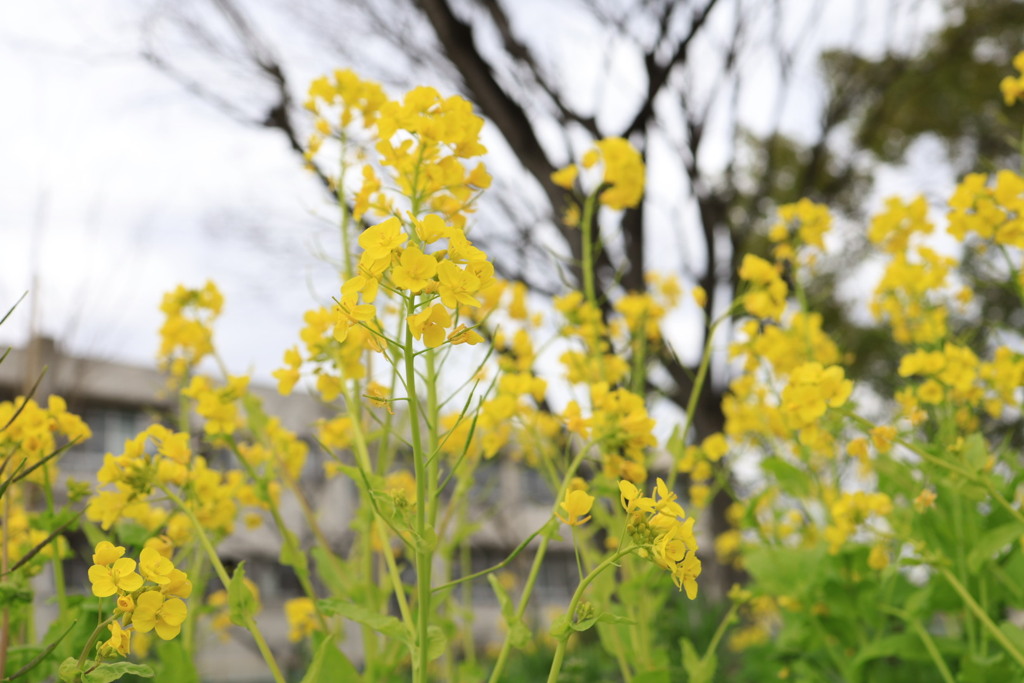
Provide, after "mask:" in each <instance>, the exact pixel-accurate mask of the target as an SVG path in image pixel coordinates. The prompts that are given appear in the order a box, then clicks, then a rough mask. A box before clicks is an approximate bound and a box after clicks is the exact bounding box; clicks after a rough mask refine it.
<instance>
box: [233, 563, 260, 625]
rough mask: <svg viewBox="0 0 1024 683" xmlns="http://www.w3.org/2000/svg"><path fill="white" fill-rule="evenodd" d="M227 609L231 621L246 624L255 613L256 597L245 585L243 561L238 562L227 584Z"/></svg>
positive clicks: (236, 623)
mask: <svg viewBox="0 0 1024 683" xmlns="http://www.w3.org/2000/svg"><path fill="white" fill-rule="evenodd" d="M228 609H229V610H230V611H229V616H230V618H231V623H232V624H235V625H236V626H243V627H244V626H246V624H248V623H249V620H250V619H251V618H252V616H253V615H254V614H255V613H256V599H255V597H254V596H253V594H252V591H250V590H249V587H248V586H246V585H245V561H244V560H243V561H241V562H239V563H238V566H237V567H236V568H235V573H234V574H232V576H231V583H230V584H228Z"/></svg>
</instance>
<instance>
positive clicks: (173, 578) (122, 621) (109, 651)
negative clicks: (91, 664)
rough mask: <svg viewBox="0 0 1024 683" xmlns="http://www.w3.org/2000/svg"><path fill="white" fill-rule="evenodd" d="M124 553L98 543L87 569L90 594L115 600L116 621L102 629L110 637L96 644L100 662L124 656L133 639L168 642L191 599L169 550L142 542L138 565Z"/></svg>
mask: <svg viewBox="0 0 1024 683" xmlns="http://www.w3.org/2000/svg"><path fill="white" fill-rule="evenodd" d="M125 552H126V550H125V548H124V546H115V545H114V544H113V543H111V542H109V541H100V542H99V543H98V544H97V545H96V548H95V552H94V553H93V556H92V561H93V564H92V566H91V567H90V568H89V582H90V583H91V584H92V593H93V595H95V596H96V597H98V598H108V597H112V596H116V604H115V607H114V614H115V616H116V618H115V619H113V620H111V621H110V623H109V624H108V625H107V628H108V629H109V631H110V638H109V639H108V640H106V641H105V642H103V643H100V644H99V645H98V652H99V656H100V658H105V659H112V658H116V657H127V656H128V655H129V654H130V653H131V639H132V635H133V634H138V633H142V634H145V633H149V632H151V631H152V632H155V633H156V635H157V636H159V637H160V638H161V639H162V640H171V639H172V638H174V637H175V636H177V635H178V634H179V633H180V632H181V625H182V624H183V623H184V621H185V618H186V617H187V616H188V608H187V606H186V605H185V602H184V601H185V599H187V598H188V597H189V596H190V595H191V594H192V582H191V581H189V578H188V575H186V574H185V572H183V571H181V570H180V569H178V568H176V567H175V566H174V563H173V561H172V556H171V547H170V546H169V545H166V544H162V543H159V542H158V543H154V544H148V543H147V545H146V547H144V548H143V549H142V553H141V554H140V555H139V561H138V562H136V561H135V560H134V559H132V558H130V557H125V556H124V555H125Z"/></svg>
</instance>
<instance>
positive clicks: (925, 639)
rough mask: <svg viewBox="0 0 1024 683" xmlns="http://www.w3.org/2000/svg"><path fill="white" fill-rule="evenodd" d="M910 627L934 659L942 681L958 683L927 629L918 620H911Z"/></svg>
mask: <svg viewBox="0 0 1024 683" xmlns="http://www.w3.org/2000/svg"><path fill="white" fill-rule="evenodd" d="M908 623H909V624H910V627H911V628H912V629H914V632H915V633H916V634H917V637H918V638H920V639H921V642H922V643H923V644H924V649H926V650H928V655H929V656H930V657H931V658H932V661H933V662H934V663H935V668H936V669H938V670H939V675H940V676H942V680H943V681H944V682H945V683H956V679H955V678H953V672H951V671H950V670H949V667H948V666H946V660H944V659H943V658H942V653H941V652H939V648H938V647H936V645H935V641H934V640H932V637H931V635H930V634H929V633H928V631H927V630H926V629H925V627H924V626H923V625H922V624H921V622H920V621H918V620H917V619H911V620H910V621H909V622H908Z"/></svg>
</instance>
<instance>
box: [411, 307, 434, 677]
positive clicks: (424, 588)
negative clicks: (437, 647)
mask: <svg viewBox="0 0 1024 683" xmlns="http://www.w3.org/2000/svg"><path fill="white" fill-rule="evenodd" d="M415 312H416V297H415V296H411V297H409V299H408V301H407V315H413V314H414V313H415ZM415 360H416V357H415V355H414V353H413V336H412V329H411V328H409V327H408V326H406V329H405V387H406V391H407V392H408V395H409V422H410V431H411V437H412V460H413V468H414V474H415V477H416V535H417V537H418V543H417V544H416V596H417V597H416V610H417V611H416V662H415V663H414V665H413V680H414V681H416V682H417V683H422V682H425V681H426V680H427V664H428V661H429V658H428V656H427V655H428V652H427V634H428V631H429V628H430V598H431V594H430V569H431V563H432V562H433V559H434V558H433V552H432V551H431V549H430V548H428V547H427V544H426V537H427V508H428V507H429V505H430V502H429V501H430V497H431V496H430V493H431V492H430V490H429V487H428V484H429V481H428V479H429V474H428V471H427V463H426V462H425V460H426V458H424V457H423V440H422V435H421V433H420V410H419V399H418V397H417V396H416V364H415Z"/></svg>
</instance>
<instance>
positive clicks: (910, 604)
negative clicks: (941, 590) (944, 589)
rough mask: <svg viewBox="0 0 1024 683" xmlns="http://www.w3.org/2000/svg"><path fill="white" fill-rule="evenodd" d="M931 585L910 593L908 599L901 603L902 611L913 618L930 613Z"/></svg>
mask: <svg viewBox="0 0 1024 683" xmlns="http://www.w3.org/2000/svg"><path fill="white" fill-rule="evenodd" d="M933 585H934V584H931V583H928V584H925V585H924V586H923V587H922V588H919V589H918V590H916V591H914V592H913V593H911V594H910V597H908V598H907V600H906V602H904V603H903V609H904V610H906V611H907V612H908V613H909V614H911V615H913V616H921V615H923V614H927V613H928V612H929V611H930V605H929V602H930V601H931V598H932V586H933Z"/></svg>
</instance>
